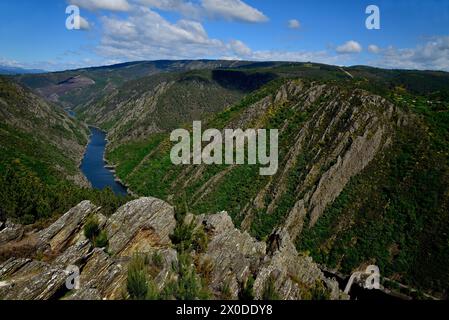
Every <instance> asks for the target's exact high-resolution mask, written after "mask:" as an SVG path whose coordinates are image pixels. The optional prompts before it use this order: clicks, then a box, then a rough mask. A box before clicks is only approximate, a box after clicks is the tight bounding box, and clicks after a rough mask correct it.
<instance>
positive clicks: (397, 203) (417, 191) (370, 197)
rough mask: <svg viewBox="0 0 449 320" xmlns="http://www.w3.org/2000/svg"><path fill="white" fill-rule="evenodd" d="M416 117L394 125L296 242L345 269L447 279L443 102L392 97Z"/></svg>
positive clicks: (408, 279) (429, 284) (418, 283)
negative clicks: (386, 145) (389, 141)
mask: <svg viewBox="0 0 449 320" xmlns="http://www.w3.org/2000/svg"><path fill="white" fill-rule="evenodd" d="M393 98H394V99H396V103H397V104H399V105H403V107H404V108H411V109H412V110H413V111H414V112H416V113H418V114H420V115H422V116H423V117H422V118H421V120H420V121H419V122H416V121H415V122H413V123H411V124H409V127H405V128H402V129H399V130H398V131H397V134H396V136H395V137H394V143H393V146H392V147H391V148H390V149H389V150H387V151H386V152H385V155H381V156H380V157H378V158H377V159H376V160H375V161H374V162H373V163H371V164H370V166H369V167H368V168H367V169H366V170H365V171H364V172H363V173H362V174H361V175H359V176H357V177H355V178H354V179H352V181H351V182H350V184H349V185H348V186H347V187H346V189H345V190H344V192H343V193H342V194H341V195H340V196H339V197H338V199H337V200H336V201H335V202H334V204H333V205H332V206H330V207H329V208H328V209H327V210H326V212H325V214H324V216H323V217H322V218H320V219H319V220H318V223H317V224H316V225H315V226H314V227H313V228H311V229H308V230H306V231H305V232H304V233H303V234H302V235H301V237H300V241H299V243H298V250H300V251H309V252H310V253H311V255H312V257H313V258H314V259H315V260H316V261H318V262H320V263H324V264H326V265H328V266H329V267H332V268H335V267H337V268H340V269H341V270H342V271H343V272H345V273H350V272H351V271H352V270H354V269H355V268H357V267H359V266H360V265H361V264H363V263H365V262H367V261H371V262H374V263H375V264H377V265H378V266H379V267H380V269H381V272H382V274H383V275H385V276H389V277H393V278H395V279H399V280H400V281H401V282H403V283H405V284H409V285H412V286H414V287H418V288H422V289H425V288H434V289H437V290H439V291H440V292H444V291H445V290H447V288H448V287H449V272H448V269H447V268H446V267H445V265H446V263H447V261H449V243H448V242H447V235H448V234H449V226H448V223H447V222H448V221H449V215H448V212H449V211H448V204H449V197H448V186H449V161H448V159H449V157H448V155H449V135H448V133H449V131H448V124H447V123H448V122H447V120H448V115H449V114H448V110H447V109H446V110H443V111H441V110H440V108H438V109H434V108H433V107H434V106H435V105H439V104H437V103H435V102H433V103H432V104H429V103H428V102H427V100H425V99H423V98H419V97H413V98H412V97H410V96H407V95H405V96H404V95H400V96H399V95H398V96H395V97H393Z"/></svg>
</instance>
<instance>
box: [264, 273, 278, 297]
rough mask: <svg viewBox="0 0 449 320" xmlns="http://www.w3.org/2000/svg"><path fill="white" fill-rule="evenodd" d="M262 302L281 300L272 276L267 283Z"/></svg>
mask: <svg viewBox="0 0 449 320" xmlns="http://www.w3.org/2000/svg"><path fill="white" fill-rule="evenodd" d="M262 300H264V301H274V300H281V299H280V296H279V294H278V292H277V291H276V286H275V279H274V278H273V277H272V276H270V277H269V278H268V280H267V281H266V283H265V286H264V289H263V293H262Z"/></svg>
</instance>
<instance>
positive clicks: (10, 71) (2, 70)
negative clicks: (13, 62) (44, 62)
mask: <svg viewBox="0 0 449 320" xmlns="http://www.w3.org/2000/svg"><path fill="white" fill-rule="evenodd" d="M45 72H47V71H45V70H39V69H24V68H19V67H10V66H2V65H0V74H2V75H16V74H37V73H45Z"/></svg>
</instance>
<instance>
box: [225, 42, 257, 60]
mask: <svg viewBox="0 0 449 320" xmlns="http://www.w3.org/2000/svg"><path fill="white" fill-rule="evenodd" d="M229 46H230V48H231V50H232V51H233V52H234V53H235V54H237V56H239V57H248V56H250V55H251V53H252V51H251V49H250V48H249V47H248V46H247V45H246V44H244V43H243V42H242V41H240V40H233V41H231V43H230V44H229Z"/></svg>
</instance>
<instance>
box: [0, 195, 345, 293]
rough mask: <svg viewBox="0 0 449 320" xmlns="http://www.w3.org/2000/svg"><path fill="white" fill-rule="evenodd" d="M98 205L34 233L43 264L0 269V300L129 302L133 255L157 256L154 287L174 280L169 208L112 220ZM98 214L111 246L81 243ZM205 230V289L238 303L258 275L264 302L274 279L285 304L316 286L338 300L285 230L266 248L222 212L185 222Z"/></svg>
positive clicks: (129, 209)
mask: <svg viewBox="0 0 449 320" xmlns="http://www.w3.org/2000/svg"><path fill="white" fill-rule="evenodd" d="M99 210H100V208H97V207H95V206H94V205H93V204H92V203H90V202H88V201H84V202H82V203H80V204H79V205H78V206H76V207H74V208H73V209H71V210H70V211H69V212H67V213H66V214H65V215H63V216H62V217H61V218H60V219H59V220H58V221H56V222H55V223H54V224H53V225H51V226H50V227H48V228H47V229H44V230H42V231H41V232H39V233H38V238H39V246H38V248H41V249H46V252H47V255H44V257H43V260H42V261H39V260H32V259H23V258H17V259H16V258H11V259H9V260H8V261H6V262H5V263H3V264H0V280H1V281H0V299H25V300H34V299H38V300H40V299H42V300H45V299H73V300H100V299H123V298H126V295H127V293H126V280H127V272H128V264H129V262H130V261H131V259H132V257H133V256H134V255H135V254H136V253H139V254H146V256H147V257H151V256H152V255H153V254H154V253H158V255H159V256H160V257H161V261H160V262H159V264H160V266H159V268H158V270H157V273H156V274H155V275H153V279H154V282H155V284H156V286H157V287H158V288H159V290H162V289H163V288H164V287H165V285H166V284H167V283H168V282H169V281H172V280H173V279H176V275H175V274H174V273H173V265H176V262H177V261H178V253H177V252H176V250H174V249H173V245H172V243H171V241H170V237H169V236H170V234H172V233H173V231H174V228H175V226H176V220H175V218H174V209H173V208H172V207H171V206H170V205H168V204H167V203H165V202H163V201H161V200H158V199H154V198H141V199H138V200H135V201H132V202H129V203H128V204H126V205H124V206H123V207H121V208H119V209H118V210H117V212H116V213H115V214H114V215H112V216H111V217H109V218H106V217H103V216H101V215H100V214H99V212H98V211H99ZM91 214H92V215H96V216H97V217H98V220H99V221H100V222H101V225H103V226H104V228H105V230H106V231H107V233H108V236H109V241H110V246H109V251H108V253H106V252H105V251H104V249H100V248H93V246H92V243H91V242H90V241H89V240H87V239H85V237H84V234H83V228H84V225H85V221H86V220H87V218H88V216H89V215H91ZM186 219H187V220H189V221H194V222H196V225H197V228H200V227H203V228H204V230H205V232H206V233H207V235H208V239H209V241H208V246H207V250H206V251H205V252H201V253H200V252H193V253H192V255H193V258H194V261H198V262H199V263H204V262H206V261H210V262H211V263H212V270H211V274H210V281H209V283H208V286H209V289H210V291H211V292H212V294H213V295H214V297H216V298H220V297H221V291H222V290H223V285H224V284H227V285H228V288H229V291H230V295H231V297H230V298H233V299H237V298H238V297H239V292H240V291H241V289H242V285H243V284H244V283H245V282H246V281H247V279H248V278H249V277H250V276H252V277H253V278H255V284H254V294H255V297H256V298H259V299H260V298H262V296H263V292H264V288H265V286H266V284H267V282H268V281H269V280H270V279H271V278H272V277H275V286H276V290H277V292H278V293H279V295H280V297H281V298H283V299H303V298H307V297H308V296H307V294H308V291H309V290H311V289H310V288H314V286H316V285H317V284H319V285H321V286H322V287H323V288H325V291H326V292H328V294H329V298H331V299H337V298H340V297H341V296H340V291H339V290H338V285H336V284H335V283H334V282H333V281H332V280H329V279H326V278H325V277H324V276H323V274H322V272H321V271H320V269H319V268H318V267H317V265H316V264H314V263H313V261H312V259H311V258H308V257H302V256H299V255H298V253H297V252H296V250H295V247H294V245H293V243H292V242H291V240H290V237H289V235H288V233H286V232H278V233H277V234H274V235H273V236H272V237H271V238H270V240H269V242H268V245H267V244H266V243H265V242H261V241H257V240H256V239H254V238H252V237H251V236H250V235H249V234H248V233H247V232H242V231H240V230H238V229H236V228H235V227H234V224H233V222H232V220H231V218H230V216H229V215H228V214H227V213H226V212H221V213H218V214H214V215H209V216H198V217H195V216H192V215H188V217H187V218H186ZM68 266H77V267H78V268H79V270H80V278H79V280H80V288H79V289H78V290H72V291H69V290H68V289H67V288H66V280H67V279H68V277H69V276H70V274H69V272H68V271H67V270H68V269H67V267H68Z"/></svg>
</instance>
